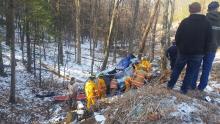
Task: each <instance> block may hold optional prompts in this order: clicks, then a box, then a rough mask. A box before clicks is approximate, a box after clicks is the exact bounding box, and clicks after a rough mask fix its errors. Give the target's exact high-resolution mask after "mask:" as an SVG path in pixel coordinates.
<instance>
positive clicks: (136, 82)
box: [132, 69, 148, 88]
mask: <svg viewBox="0 0 220 124" xmlns="http://www.w3.org/2000/svg"><path fill="white" fill-rule="evenodd" d="M147 76H148V75H147V72H145V71H144V70H143V69H140V70H136V71H135V73H134V76H133V79H132V87H134V88H140V87H142V86H143V85H144V83H145V80H146V79H147Z"/></svg>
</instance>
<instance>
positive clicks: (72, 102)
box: [68, 77, 78, 109]
mask: <svg viewBox="0 0 220 124" xmlns="http://www.w3.org/2000/svg"><path fill="white" fill-rule="evenodd" d="M77 92H78V85H77V84H76V83H75V78H74V77H72V78H71V80H70V82H69V83H68V95H69V107H70V109H71V108H72V107H73V109H76V98H77Z"/></svg>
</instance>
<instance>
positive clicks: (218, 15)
mask: <svg viewBox="0 0 220 124" xmlns="http://www.w3.org/2000/svg"><path fill="white" fill-rule="evenodd" d="M206 17H207V19H208V20H209V22H210V24H211V25H212V44H211V45H210V46H209V47H208V51H213V52H215V51H216V49H217V47H218V46H220V12H217V11H212V12H209V13H207V15H206Z"/></svg>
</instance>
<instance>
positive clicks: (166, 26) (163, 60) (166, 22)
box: [160, 0, 175, 72]
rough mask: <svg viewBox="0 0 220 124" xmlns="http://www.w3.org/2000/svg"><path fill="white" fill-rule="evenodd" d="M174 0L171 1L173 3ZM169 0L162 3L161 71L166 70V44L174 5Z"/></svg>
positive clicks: (168, 40) (168, 38) (168, 39)
mask: <svg viewBox="0 0 220 124" xmlns="http://www.w3.org/2000/svg"><path fill="white" fill-rule="evenodd" d="M174 2H175V1H173V3H174ZM171 5H173V4H172V2H171V1H170V0H166V1H165V3H164V12H163V13H164V16H163V34H162V39H161V47H162V48H161V63H160V64H161V69H162V72H164V71H166V70H167V58H166V53H165V52H166V50H167V47H168V44H169V42H170V28H171V25H172V21H173V17H172V16H173V13H174V5H173V6H171ZM170 6H171V15H170V18H169V7H170Z"/></svg>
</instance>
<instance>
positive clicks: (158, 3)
mask: <svg viewBox="0 0 220 124" xmlns="http://www.w3.org/2000/svg"><path fill="white" fill-rule="evenodd" d="M159 6H160V0H157V2H156V3H155V6H154V11H153V12H152V14H151V16H150V19H149V21H148V24H147V25H146V28H145V30H144V34H143V36H142V38H141V42H140V46H139V47H140V48H139V52H138V58H139V59H141V57H142V54H143V52H144V49H145V43H146V38H147V36H148V34H149V32H150V29H151V26H152V24H153V22H154V19H155V17H156V13H157V11H159Z"/></svg>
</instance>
